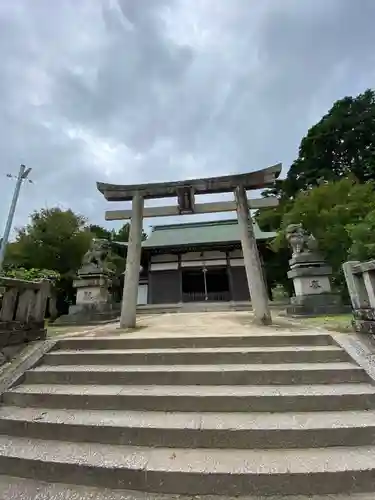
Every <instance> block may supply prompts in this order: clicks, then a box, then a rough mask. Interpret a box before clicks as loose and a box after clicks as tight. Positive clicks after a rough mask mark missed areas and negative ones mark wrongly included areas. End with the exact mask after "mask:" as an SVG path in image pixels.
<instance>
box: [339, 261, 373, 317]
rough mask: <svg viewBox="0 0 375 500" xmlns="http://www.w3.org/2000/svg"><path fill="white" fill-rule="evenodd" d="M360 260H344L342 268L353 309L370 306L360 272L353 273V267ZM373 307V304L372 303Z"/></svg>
mask: <svg viewBox="0 0 375 500" xmlns="http://www.w3.org/2000/svg"><path fill="white" fill-rule="evenodd" d="M359 264H360V262H359V261H358V260H356V261H354V260H352V261H348V262H344V264H343V265H342V270H343V271H344V276H345V281H346V286H347V287H348V292H349V296H350V301H351V303H352V307H353V309H364V308H367V307H369V306H370V302H369V296H368V293H367V290H366V286H365V282H364V279H363V274H362V272H360V273H355V272H354V269H355V267H356V266H358V265H359ZM374 307H375V305H374Z"/></svg>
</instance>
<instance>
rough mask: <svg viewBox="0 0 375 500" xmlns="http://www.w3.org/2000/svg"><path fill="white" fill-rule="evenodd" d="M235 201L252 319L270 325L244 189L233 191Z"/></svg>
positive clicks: (264, 287)
mask: <svg viewBox="0 0 375 500" xmlns="http://www.w3.org/2000/svg"><path fill="white" fill-rule="evenodd" d="M235 199H236V206H237V216H238V225H239V228H240V231H241V243H242V253H243V257H244V262H245V269H246V276H247V283H248V286H249V292H250V298H251V304H252V307H253V310H254V318H255V321H256V322H257V323H259V324H261V325H270V324H271V323H272V318H271V312H270V308H269V304H268V294H267V288H266V285H265V281H264V276H263V270H262V265H261V261H260V256H259V251H258V247H257V243H256V239H255V235H254V228H253V223H252V220H251V217H250V212H249V207H248V202H247V196H246V190H245V189H244V187H242V186H239V187H237V189H236V190H235Z"/></svg>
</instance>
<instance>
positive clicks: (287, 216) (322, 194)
mask: <svg viewBox="0 0 375 500" xmlns="http://www.w3.org/2000/svg"><path fill="white" fill-rule="evenodd" d="M369 221H372V224H373V225H374V228H375V184H374V183H367V184H360V183H358V182H355V181H353V180H351V179H342V180H341V181H338V182H328V183H325V184H322V185H320V186H317V187H316V188H314V189H311V190H309V191H305V192H301V193H300V194H299V195H298V196H296V198H295V200H294V203H293V204H292V205H291V206H290V207H289V209H288V210H287V211H286V212H285V213H284V215H283V217H282V222H281V226H280V231H279V233H278V236H277V237H276V239H275V240H274V242H273V249H274V250H276V251H278V250H279V249H282V248H285V247H286V245H287V243H286V240H285V230H286V227H287V226H288V224H295V223H302V224H303V226H304V228H305V229H306V230H307V231H309V232H311V233H312V234H313V235H314V236H315V238H316V239H317V240H318V243H319V248H320V250H321V251H322V253H323V255H324V256H325V258H326V259H327V261H328V262H329V263H330V264H331V265H332V267H333V270H334V273H335V274H334V278H335V282H336V284H338V285H340V286H341V285H342V274H341V265H342V263H343V262H344V261H346V260H347V259H348V256H350V255H351V254H352V255H354V254H356V255H357V256H358V257H359V255H361V258H362V256H364V255H369V253H370V252H371V250H372V249H373V248H374V246H375V245H374V246H373V247H371V246H369V245H367V243H366V240H368V239H369V227H368V226H367V229H366V224H368V223H369ZM370 241H372V242H373V244H375V237H371V238H370ZM366 245H367V246H366ZM365 249H367V254H366V251H365ZM360 252H362V253H360Z"/></svg>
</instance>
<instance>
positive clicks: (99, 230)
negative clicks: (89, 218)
mask: <svg viewBox="0 0 375 500" xmlns="http://www.w3.org/2000/svg"><path fill="white" fill-rule="evenodd" d="M88 230H89V231H90V233H92V234H93V236H94V238H98V239H100V240H111V239H112V237H113V231H109V230H108V229H105V228H104V227H101V226H98V225H97V224H90V225H89V226H88Z"/></svg>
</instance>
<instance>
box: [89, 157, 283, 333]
mask: <svg viewBox="0 0 375 500" xmlns="http://www.w3.org/2000/svg"><path fill="white" fill-rule="evenodd" d="M280 172H281V163H279V164H277V165H274V166H272V167H268V168H265V169H263V170H257V171H255V172H249V173H245V174H237V175H227V176H222V177H207V178H205V179H194V180H185V181H177V182H158V183H151V184H134V185H119V184H106V183H102V182H98V183H97V188H98V190H99V191H100V192H101V193H102V194H103V195H104V197H105V199H106V200H108V201H131V202H132V209H131V210H115V211H113V210H112V211H107V212H106V220H124V219H131V226H130V235H129V242H128V254H127V259H126V270H125V281H124V293H123V299H122V307H121V319H120V326H121V327H122V328H134V327H135V325H136V310H137V292H138V281H139V269H140V261H141V244H142V226H143V218H146V217H161V216H171V215H185V214H201V213H212V212H227V211H234V210H236V211H237V217H238V224H239V227H240V232H241V244H242V252H243V257H244V262H245V269H246V276H247V282H248V286H249V292H250V298H251V303H252V307H253V310H254V316H255V320H256V321H257V322H258V323H260V324H263V325H269V324H271V323H272V319H271V313H270V309H269V305H268V295H267V290H266V285H265V282H264V278H263V272H262V267H261V262H260V257H259V252H258V247H257V244H256V239H255V236H254V230H253V224H252V220H251V216H250V212H249V210H250V209H256V208H262V207H271V206H276V205H277V203H278V200H277V199H276V198H275V197H270V198H265V199H258V200H248V199H247V194H246V190H250V189H263V188H266V187H270V186H272V185H273V184H274V182H275V180H276V179H277V178H278V176H279V175H280ZM231 191H232V192H234V196H235V201H227V202H213V203H200V204H196V203H195V195H199V194H215V193H228V192H231ZM168 197H176V198H177V206H166V207H148V208H144V200H145V199H154V198H168Z"/></svg>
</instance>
